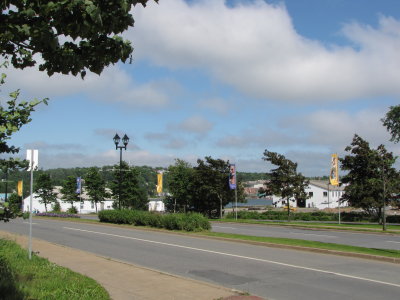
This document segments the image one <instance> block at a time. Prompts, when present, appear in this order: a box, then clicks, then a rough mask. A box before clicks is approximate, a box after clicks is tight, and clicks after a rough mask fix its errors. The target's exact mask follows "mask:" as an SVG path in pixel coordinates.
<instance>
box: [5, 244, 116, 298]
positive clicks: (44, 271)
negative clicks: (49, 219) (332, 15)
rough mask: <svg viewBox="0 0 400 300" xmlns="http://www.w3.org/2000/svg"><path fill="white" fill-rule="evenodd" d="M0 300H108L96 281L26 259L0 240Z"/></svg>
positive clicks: (17, 248) (38, 259) (39, 260)
mask: <svg viewBox="0 0 400 300" xmlns="http://www.w3.org/2000/svg"><path fill="white" fill-rule="evenodd" d="M66 259H67V258H66ZM0 298H1V299H7V300H14V299H15V300H17V299H57V300H59V299H63V300H64V299H65V300H70V299H82V300H86V299H87V300H92V299H99V300H103V299H104V300H106V299H107V300H109V299H110V297H109V295H108V293H107V291H106V290H105V289H104V288H103V287H102V286H101V285H99V284H98V283H97V282H96V281H95V280H93V279H91V278H89V277H86V276H83V275H81V274H78V273H75V272H73V271H71V270H69V269H67V268H63V267H60V266H58V265H56V264H54V263H51V262H49V261H48V260H47V259H44V258H41V257H38V256H36V255H32V259H31V260H29V259H28V253H27V251H26V250H24V249H22V248H21V247H20V246H19V245H17V244H16V243H15V242H12V241H9V240H4V239H0Z"/></svg>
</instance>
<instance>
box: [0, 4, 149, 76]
mask: <svg viewBox="0 0 400 300" xmlns="http://www.w3.org/2000/svg"><path fill="white" fill-rule="evenodd" d="M155 1H156V2H157V0H155ZM147 2H148V0H123V1H121V0H119V1H113V0H110V1H100V0H92V1H86V0H74V1H69V0H62V1H36V0H24V1H20V0H7V1H6V0H3V1H0V5H1V10H2V13H1V15H0V54H1V56H3V57H4V58H5V59H7V60H11V63H12V65H13V66H14V67H15V68H21V69H23V68H25V67H30V66H34V65H36V63H37V61H36V60H35V59H36V57H35V55H37V54H41V60H42V61H43V62H42V63H41V64H39V70H41V71H46V72H47V73H48V74H49V75H52V74H54V73H63V74H69V73H72V74H73V75H77V74H80V75H81V76H82V77H84V76H85V74H86V70H87V69H88V70H90V71H91V72H94V73H96V74H100V73H101V72H102V70H103V68H104V67H105V66H108V65H109V64H114V63H116V62H118V61H120V60H121V61H123V62H125V61H126V60H127V59H128V58H130V56H131V53H132V51H133V47H132V45H131V43H130V42H129V41H126V40H124V39H123V38H122V37H121V36H120V34H121V33H122V32H124V31H125V30H127V29H128V27H130V26H133V25H134V19H133V16H132V15H131V13H130V10H131V8H132V7H133V6H135V5H136V4H138V3H141V4H142V5H143V6H146V3H147Z"/></svg>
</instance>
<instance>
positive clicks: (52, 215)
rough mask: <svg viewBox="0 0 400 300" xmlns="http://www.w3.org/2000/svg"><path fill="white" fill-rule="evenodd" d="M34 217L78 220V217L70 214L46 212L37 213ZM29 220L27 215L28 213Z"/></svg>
mask: <svg viewBox="0 0 400 300" xmlns="http://www.w3.org/2000/svg"><path fill="white" fill-rule="evenodd" d="M35 216H38V217H56V218H80V216H78V215H75V214H70V213H55V212H48V213H37V214H35ZM28 218H29V213H28Z"/></svg>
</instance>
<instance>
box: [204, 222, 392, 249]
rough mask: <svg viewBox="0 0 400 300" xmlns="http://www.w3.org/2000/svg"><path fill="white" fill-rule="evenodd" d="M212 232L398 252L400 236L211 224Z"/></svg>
mask: <svg viewBox="0 0 400 300" xmlns="http://www.w3.org/2000/svg"><path fill="white" fill-rule="evenodd" d="M212 230H213V231H215V232H225V233H236V234H244V235H252V236H266V237H283V238H291V239H301V240H311V241H319V242H325V243H335V244H344V245H352V246H360V247H367V248H382V249H394V250H400V235H394V234H377V233H356V232H343V231H328V230H314V229H300V228H289V227H283V226H273V225H254V224H237V223H236V224H235V223H217V222H212Z"/></svg>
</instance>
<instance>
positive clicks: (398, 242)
mask: <svg viewBox="0 0 400 300" xmlns="http://www.w3.org/2000/svg"><path fill="white" fill-rule="evenodd" d="M386 242H387V243H396V244H400V242H395V241H386Z"/></svg>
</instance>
